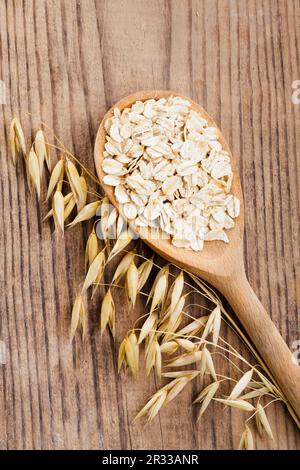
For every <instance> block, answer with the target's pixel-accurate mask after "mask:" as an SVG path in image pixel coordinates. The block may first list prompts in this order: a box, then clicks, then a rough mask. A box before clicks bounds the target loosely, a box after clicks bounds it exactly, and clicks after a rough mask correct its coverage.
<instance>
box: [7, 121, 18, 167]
mask: <svg viewBox="0 0 300 470" xmlns="http://www.w3.org/2000/svg"><path fill="white" fill-rule="evenodd" d="M14 119H15V118H14ZM14 119H13V120H12V121H11V123H10V128H9V145H10V152H11V158H12V161H13V164H14V165H15V164H16V163H17V156H18V145H17V143H16V130H15V122H14Z"/></svg>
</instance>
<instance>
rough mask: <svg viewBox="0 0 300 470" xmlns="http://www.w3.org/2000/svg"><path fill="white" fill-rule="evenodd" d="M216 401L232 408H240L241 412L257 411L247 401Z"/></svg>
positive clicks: (217, 399)
mask: <svg viewBox="0 0 300 470" xmlns="http://www.w3.org/2000/svg"><path fill="white" fill-rule="evenodd" d="M215 400H216V401H219V402H220V403H224V405H227V406H231V407H232V408H238V409H239V410H241V411H254V410H255V408H254V406H253V405H251V403H249V402H248V401H246V400H228V399H222V398H215Z"/></svg>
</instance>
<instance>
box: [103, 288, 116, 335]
mask: <svg viewBox="0 0 300 470" xmlns="http://www.w3.org/2000/svg"><path fill="white" fill-rule="evenodd" d="M110 318H112V319H113V320H114V318H115V303H114V299H113V298H112V295H111V291H110V289H108V291H107V292H106V294H105V296H104V299H103V301H102V306H101V313H100V331H101V334H103V332H104V330H105V328H106V325H107V324H108V322H109V319H110ZM113 325H114V321H113ZM112 334H113V336H114V327H113V331H112Z"/></svg>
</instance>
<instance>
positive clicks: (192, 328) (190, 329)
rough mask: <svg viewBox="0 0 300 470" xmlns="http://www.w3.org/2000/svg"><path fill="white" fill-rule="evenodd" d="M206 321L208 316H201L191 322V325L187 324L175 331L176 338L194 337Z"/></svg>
mask: <svg viewBox="0 0 300 470" xmlns="http://www.w3.org/2000/svg"><path fill="white" fill-rule="evenodd" d="M207 320H208V316H203V317H201V318H197V319H196V320H193V321H192V322H191V323H188V325H186V326H185V327H184V328H182V329H181V330H179V331H177V335H178V336H195V335H196V334H197V333H199V331H200V330H202V329H203V328H204V326H205V324H206V322H207Z"/></svg>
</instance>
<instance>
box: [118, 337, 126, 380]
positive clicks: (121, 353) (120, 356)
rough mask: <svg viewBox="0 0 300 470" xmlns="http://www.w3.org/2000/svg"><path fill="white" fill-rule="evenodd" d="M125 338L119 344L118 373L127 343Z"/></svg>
mask: <svg viewBox="0 0 300 470" xmlns="http://www.w3.org/2000/svg"><path fill="white" fill-rule="evenodd" d="M127 339H128V338H127V337H126V338H124V339H123V341H122V343H121V344H120V347H119V354H118V372H120V370H121V367H122V364H123V362H124V361H125V355H126V350H125V345H126V341H127Z"/></svg>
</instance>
